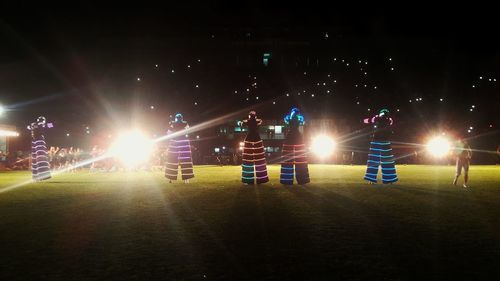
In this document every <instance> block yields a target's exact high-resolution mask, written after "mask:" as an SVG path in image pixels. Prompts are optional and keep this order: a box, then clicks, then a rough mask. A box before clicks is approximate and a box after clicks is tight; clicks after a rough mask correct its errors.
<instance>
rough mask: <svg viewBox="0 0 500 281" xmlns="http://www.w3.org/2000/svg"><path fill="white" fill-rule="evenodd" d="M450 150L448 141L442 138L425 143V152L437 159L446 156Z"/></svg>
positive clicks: (435, 138)
mask: <svg viewBox="0 0 500 281" xmlns="http://www.w3.org/2000/svg"><path fill="white" fill-rule="evenodd" d="M450 149H451V145H450V141H449V140H448V139H446V138H444V137H434V138H432V139H430V140H429V142H428V143H427V152H429V153H430V154H431V155H432V156H434V157H437V158H440V157H443V156H446V155H447V154H448V152H449V151H450Z"/></svg>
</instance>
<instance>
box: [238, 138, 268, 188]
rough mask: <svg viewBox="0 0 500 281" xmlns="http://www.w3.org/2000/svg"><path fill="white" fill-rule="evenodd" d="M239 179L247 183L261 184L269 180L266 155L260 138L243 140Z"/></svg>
mask: <svg viewBox="0 0 500 281" xmlns="http://www.w3.org/2000/svg"><path fill="white" fill-rule="evenodd" d="M241 168H242V175H241V181H242V182H243V183H247V184H254V183H257V184H261V183H265V182H268V181H269V177H268V176H267V167H266V157H265V152H264V144H263V142H262V140H259V141H256V142H251V141H245V146H244V147H243V164H242V165H241Z"/></svg>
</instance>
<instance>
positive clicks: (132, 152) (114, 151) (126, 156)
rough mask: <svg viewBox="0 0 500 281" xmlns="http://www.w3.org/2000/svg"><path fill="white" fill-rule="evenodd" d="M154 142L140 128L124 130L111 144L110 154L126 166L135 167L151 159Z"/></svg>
mask: <svg viewBox="0 0 500 281" xmlns="http://www.w3.org/2000/svg"><path fill="white" fill-rule="evenodd" d="M153 148H154V143H153V141H152V140H151V139H149V138H148V137H146V135H145V134H143V133H142V132H141V131H139V130H132V131H128V132H124V133H122V134H120V135H119V136H118V138H117V139H116V141H115V142H114V143H113V144H112V145H111V148H110V151H109V152H110V154H111V156H112V157H114V158H115V159H118V160H120V161H121V162H122V163H123V164H124V165H125V166H126V167H128V168H133V167H137V166H139V165H141V164H144V163H145V162H146V161H148V160H149V158H150V156H151V153H152V152H153Z"/></svg>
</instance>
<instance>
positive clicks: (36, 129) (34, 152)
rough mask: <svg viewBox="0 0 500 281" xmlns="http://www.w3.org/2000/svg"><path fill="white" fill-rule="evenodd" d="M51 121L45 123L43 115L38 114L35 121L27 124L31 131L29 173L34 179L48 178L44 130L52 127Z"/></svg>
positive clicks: (49, 176)
mask: <svg viewBox="0 0 500 281" xmlns="http://www.w3.org/2000/svg"><path fill="white" fill-rule="evenodd" d="M52 127H53V126H52V123H47V119H45V117H43V116H40V117H38V118H37V119H36V122H33V123H31V124H30V125H29V126H28V130H30V131H31V173H32V178H33V180H34V181H42V180H46V179H50V178H51V177H52V176H51V173H50V163H49V154H48V149H47V144H46V143H45V130H46V129H47V128H52Z"/></svg>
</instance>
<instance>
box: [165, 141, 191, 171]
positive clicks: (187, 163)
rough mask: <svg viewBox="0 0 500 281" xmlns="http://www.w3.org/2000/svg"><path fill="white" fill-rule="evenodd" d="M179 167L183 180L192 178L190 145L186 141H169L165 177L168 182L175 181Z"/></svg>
mask: <svg viewBox="0 0 500 281" xmlns="http://www.w3.org/2000/svg"><path fill="white" fill-rule="evenodd" d="M179 166H180V167H181V176H182V179H183V180H187V179H190V178H194V173H193V159H192V157H191V144H190V143H189V140H188V139H181V140H171V141H170V144H169V146H168V151H167V164H166V167H165V177H166V178H167V179H169V180H177V174H178V170H179Z"/></svg>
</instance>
